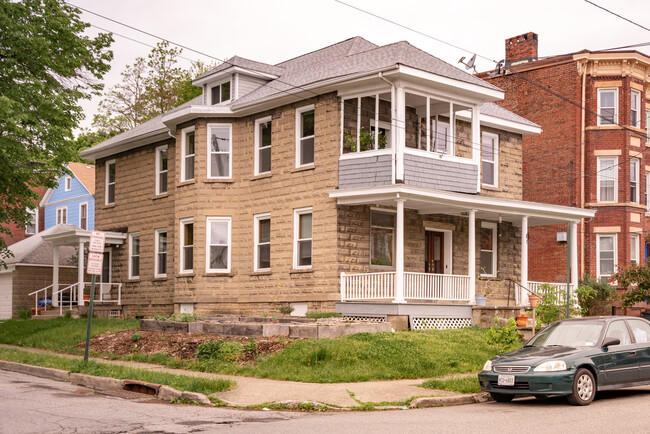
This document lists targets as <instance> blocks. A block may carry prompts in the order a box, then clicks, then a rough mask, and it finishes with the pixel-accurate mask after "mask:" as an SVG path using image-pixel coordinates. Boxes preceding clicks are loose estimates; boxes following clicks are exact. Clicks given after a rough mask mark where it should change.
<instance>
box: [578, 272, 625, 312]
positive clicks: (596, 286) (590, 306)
mask: <svg viewBox="0 0 650 434" xmlns="http://www.w3.org/2000/svg"><path fill="white" fill-rule="evenodd" d="M576 295H577V297H578V305H579V306H580V314H581V315H582V316H596V315H611V313H612V301H614V300H615V299H616V288H615V287H614V286H612V285H610V284H609V283H607V282H603V281H601V280H597V279H594V278H593V277H590V276H588V275H587V274H585V275H584V276H582V279H580V282H579V286H578V289H576Z"/></svg>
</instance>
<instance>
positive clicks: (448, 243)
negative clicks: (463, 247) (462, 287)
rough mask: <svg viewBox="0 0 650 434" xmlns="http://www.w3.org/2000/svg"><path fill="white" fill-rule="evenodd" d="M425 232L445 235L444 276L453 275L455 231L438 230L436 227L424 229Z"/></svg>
mask: <svg viewBox="0 0 650 434" xmlns="http://www.w3.org/2000/svg"><path fill="white" fill-rule="evenodd" d="M424 230H425V232H442V234H443V235H444V238H443V242H444V244H445V251H444V252H443V253H444V255H445V263H444V264H443V274H452V271H453V269H454V257H453V246H454V241H453V231H450V230H449V229H438V228H436V227H435V226H428V225H427V227H426V228H424Z"/></svg>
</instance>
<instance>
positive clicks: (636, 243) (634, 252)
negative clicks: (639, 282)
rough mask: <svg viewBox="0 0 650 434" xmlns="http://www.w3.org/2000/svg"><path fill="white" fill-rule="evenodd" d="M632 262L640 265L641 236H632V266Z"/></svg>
mask: <svg viewBox="0 0 650 434" xmlns="http://www.w3.org/2000/svg"><path fill="white" fill-rule="evenodd" d="M635 247H636V249H635ZM632 261H634V263H636V264H637V265H639V235H638V234H631V235H630V264H632Z"/></svg>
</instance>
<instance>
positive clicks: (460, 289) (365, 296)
mask: <svg viewBox="0 0 650 434" xmlns="http://www.w3.org/2000/svg"><path fill="white" fill-rule="evenodd" d="M469 284H470V277H469V276H456V275H451V274H429V273H410V272H405V273H404V298H407V299H412V300H414V299H416V300H450V301H452V300H453V301H469V286H470V285H469ZM394 298H395V272H393V271H391V272H384V273H364V274H346V273H341V301H354V300H381V299H394Z"/></svg>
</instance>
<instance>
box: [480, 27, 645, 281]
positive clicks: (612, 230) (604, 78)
mask: <svg viewBox="0 0 650 434" xmlns="http://www.w3.org/2000/svg"><path fill="white" fill-rule="evenodd" d="M537 46H538V40H537V35H536V34H535V33H527V34H524V35H520V36H516V37H513V38H510V39H507V40H506V59H505V64H504V65H503V67H502V68H501V69H500V70H498V71H496V72H491V73H490V72H488V73H482V74H479V76H480V77H482V78H484V79H486V80H487V81H489V82H490V83H492V84H494V85H496V86H499V87H500V88H502V89H504V90H505V91H506V94H505V99H504V100H503V101H500V102H499V103H498V104H499V105H501V106H503V107H505V108H507V109H509V110H513V111H515V112H517V113H518V114H520V115H522V116H525V117H526V118H527V119H530V120H532V121H534V122H535V123H537V124H539V125H540V126H541V127H542V130H543V133H542V134H540V135H536V136H527V137H524V140H523V159H524V167H523V168H524V172H523V190H524V200H535V201H538V202H545V203H552V204H557V205H566V206H576V207H580V208H588V209H592V210H595V211H597V212H596V216H595V217H594V218H593V219H584V220H582V221H581V223H580V224H579V225H578V232H579V236H578V248H579V258H580V259H579V263H578V273H579V274H580V275H582V274H583V273H587V274H589V275H591V276H595V277H598V278H599V279H607V278H609V277H610V276H611V275H612V274H613V273H615V272H616V270H617V268H618V267H620V266H625V265H629V264H640V263H645V262H646V259H647V256H646V251H647V247H646V245H645V244H646V233H647V231H648V229H650V226H649V225H648V220H647V218H646V215H647V210H648V206H649V204H650V201H649V200H648V195H649V194H650V158H648V155H647V153H646V152H645V151H646V150H647V147H648V146H649V145H650V139H648V129H649V128H650V118H649V116H650V93H649V92H648V90H647V89H648V85H649V84H650V78H649V75H648V74H649V73H650V57H648V56H646V55H644V54H641V53H639V52H637V51H632V50H629V51H588V50H582V51H579V52H576V53H569V54H564V55H558V56H550V57H544V58H542V59H538V52H537ZM582 107H584V110H583V109H582ZM566 232H567V227H566V225H564V226H556V227H551V228H548V227H547V228H543V229H535V228H533V229H531V234H530V247H529V252H530V256H529V257H530V258H531V261H530V262H529V277H530V278H531V279H533V280H541V281H566V275H567V272H566V267H567V264H566V251H567V242H566V240H567V237H566Z"/></svg>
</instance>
